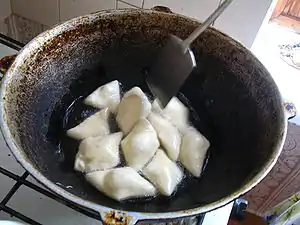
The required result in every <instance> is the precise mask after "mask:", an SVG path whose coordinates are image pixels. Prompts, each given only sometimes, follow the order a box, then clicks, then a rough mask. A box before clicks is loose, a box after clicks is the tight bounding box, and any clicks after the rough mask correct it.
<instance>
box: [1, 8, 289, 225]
mask: <svg viewBox="0 0 300 225" xmlns="http://www.w3.org/2000/svg"><path fill="white" fill-rule="evenodd" d="M136 12H138V13H141V12H142V13H160V14H166V13H164V12H157V11H154V10H133V9H123V10H106V11H100V12H96V13H92V14H88V15H85V16H81V17H76V18H74V19H71V20H69V21H66V22H64V23H61V24H59V25H57V26H55V27H53V28H51V29H49V30H47V31H45V32H43V33H42V34H40V35H38V36H37V37H36V38H34V39H33V40H31V41H30V42H29V43H28V44H27V45H26V46H25V47H24V48H23V49H22V50H21V51H20V53H19V54H18V56H17V58H16V59H15V61H14V63H13V64H12V66H11V67H10V69H9V70H8V72H7V73H6V75H5V76H4V78H3V80H2V86H1V93H0V97H1V101H0V114H1V115H0V123H1V132H2V134H3V137H4V139H5V141H6V143H7V145H8V147H9V149H10V150H11V151H12V153H13V155H14V156H15V158H16V159H17V161H18V162H19V163H20V164H21V165H22V166H23V167H24V168H25V170H27V171H28V172H29V173H30V174H31V175H32V176H33V177H34V178H35V179H37V180H38V181H39V182H41V183H42V184H43V185H45V186H46V187H47V188H49V189H50V190H51V191H53V192H54V193H56V194H58V195H60V196H62V197H64V198H66V199H67V200H70V201H72V202H74V203H76V204H79V205H81V206H83V207H87V208H90V209H92V210H95V211H97V212H99V213H100V214H101V216H102V218H103V220H104V219H105V214H106V213H109V212H120V213H123V214H124V215H125V216H126V217H131V224H134V223H135V222H137V221H138V220H153V219H173V218H179V217H188V216H194V215H197V214H200V213H205V212H208V211H211V210H214V209H216V208H219V207H222V206H224V205H226V204H227V203H229V202H231V201H233V200H234V199H236V198H238V197H239V196H241V195H243V194H245V193H246V192H248V191H249V190H251V189H252V188H253V187H254V186H255V185H257V184H258V183H259V182H260V181H261V180H262V179H263V178H264V177H265V176H266V175H267V174H268V173H269V172H270V170H271V169H272V167H273V166H274V165H275V163H276V161H277V159H278V157H279V155H280V153H281V149H282V147H283V144H284V140H285V136H286V132H287V120H286V119H283V121H282V129H283V133H282V136H281V140H278V142H277V145H276V146H275V147H274V148H275V149H276V151H274V152H273V154H272V156H271V157H270V159H269V160H268V161H267V162H266V163H265V165H264V167H263V169H262V170H261V171H260V172H259V173H258V174H257V175H256V176H255V177H253V178H252V179H251V180H249V181H248V182H247V183H246V184H245V185H244V186H243V187H241V188H239V189H238V190H236V191H235V192H234V193H232V194H231V195H228V196H226V197H224V198H222V199H220V200H218V201H215V202H212V203H209V204H206V205H203V206H199V207H196V208H193V209H187V210H181V211H174V212H162V213H146V212H133V211H124V210H118V209H113V208H110V207H106V206H102V205H99V204H96V203H93V202H90V201H88V200H84V199H82V198H80V197H78V196H75V195H73V194H71V193H69V192H68V191H66V190H64V189H63V188H62V187H60V186H59V185H57V184H55V183H53V182H52V181H50V180H49V179H47V178H46V177H45V176H43V175H42V173H40V172H39V171H38V169H37V168H35V167H34V166H33V164H31V163H30V161H29V160H28V159H27V158H26V156H25V154H24V153H23V151H22V148H21V146H19V145H18V144H17V143H16V142H15V140H14V139H13V136H12V134H11V132H10V129H9V127H8V124H7V123H6V119H5V117H6V115H5V111H4V108H3V107H4V106H3V105H4V102H5V93H6V83H8V82H9V80H10V79H11V77H12V76H14V74H15V71H17V70H18V67H19V65H21V64H22V63H23V60H24V59H25V58H27V56H28V55H30V54H31V52H32V51H34V50H35V49H37V47H38V46H41V45H43V44H46V43H47V41H49V40H50V39H51V38H53V37H55V36H57V35H58V34H60V33H62V32H64V31H66V30H68V29H72V28H74V27H75V26H76V25H78V24H88V23H91V22H93V21H95V20H97V19H99V18H103V17H105V16H111V15H114V14H128V13H136ZM168 15H170V14H168ZM172 15H174V16H181V17H183V18H188V17H185V16H183V15H178V14H175V13H174V14H172ZM188 19H190V20H192V21H196V22H199V21H197V20H195V19H191V18H188ZM210 29H214V28H210ZM218 32H219V31H218ZM224 35H225V34H224ZM225 36H226V37H227V38H229V39H230V40H231V41H233V42H234V43H235V44H236V47H240V48H242V50H247V49H246V48H244V47H243V46H242V45H241V44H240V43H239V42H237V41H236V40H233V39H232V38H230V37H229V36H227V35H225ZM281 110H282V111H283V107H282V109H281ZM103 213H104V214H103Z"/></svg>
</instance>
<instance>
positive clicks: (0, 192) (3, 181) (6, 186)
mask: <svg viewBox="0 0 300 225" xmlns="http://www.w3.org/2000/svg"><path fill="white" fill-rule="evenodd" d="M15 183H16V181H14V180H12V179H10V178H9V177H7V176H5V175H3V174H1V173H0V201H1V200H2V199H3V198H4V197H5V196H6V195H7V193H8V192H9V190H10V189H11V188H12V186H13V185H14V184H15Z"/></svg>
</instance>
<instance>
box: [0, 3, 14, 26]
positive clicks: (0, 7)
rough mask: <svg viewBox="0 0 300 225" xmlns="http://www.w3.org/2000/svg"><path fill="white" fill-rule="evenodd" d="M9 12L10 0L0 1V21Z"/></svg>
mask: <svg viewBox="0 0 300 225" xmlns="http://www.w3.org/2000/svg"><path fill="white" fill-rule="evenodd" d="M10 14H11V7H10V0H1V1H0V21H2V20H4V19H5V18H6V17H8V16H9V15H10Z"/></svg>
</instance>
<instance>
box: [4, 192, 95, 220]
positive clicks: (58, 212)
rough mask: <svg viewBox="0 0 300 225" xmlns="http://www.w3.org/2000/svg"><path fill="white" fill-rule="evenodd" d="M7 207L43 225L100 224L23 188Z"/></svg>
mask: <svg viewBox="0 0 300 225" xmlns="http://www.w3.org/2000/svg"><path fill="white" fill-rule="evenodd" d="M8 206H9V207H11V208H13V209H15V210H18V211H20V212H21V213H22V214H24V215H26V216H28V217H30V218H32V219H34V220H36V221H37V222H39V223H42V224H44V225H57V224H64V225H69V224H70V225H82V224H85V225H96V224H97V225H99V224H100V222H99V221H97V220H95V219H91V218H89V217H87V216H85V215H83V214H81V213H79V212H77V211H74V210H72V209H70V208H69V207H67V206H64V205H62V204H60V203H58V202H56V201H54V200H52V199H50V198H48V197H46V196H44V195H42V194H39V193H37V192H35V191H33V190H31V189H29V188H27V187H23V186H22V187H21V188H20V190H19V191H18V192H17V193H16V194H15V195H14V196H13V197H12V199H11V200H10V201H9V204H8Z"/></svg>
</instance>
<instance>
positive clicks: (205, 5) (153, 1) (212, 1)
mask: <svg viewBox="0 0 300 225" xmlns="http://www.w3.org/2000/svg"><path fill="white" fill-rule="evenodd" d="M218 3H219V1H218V0H189V1H184V0H145V2H144V8H145V9H149V8H152V7H153V6H157V5H160V6H167V7H169V8H170V9H171V10H172V11H173V12H176V13H180V14H183V15H186V16H189V17H193V18H196V19H199V20H202V21H203V20H204V19H206V18H207V17H208V16H209V15H210V13H212V12H213V10H214V9H215V8H216V7H217V6H218Z"/></svg>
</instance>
